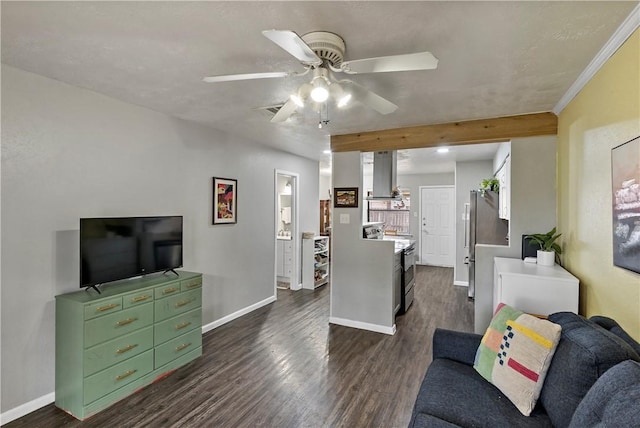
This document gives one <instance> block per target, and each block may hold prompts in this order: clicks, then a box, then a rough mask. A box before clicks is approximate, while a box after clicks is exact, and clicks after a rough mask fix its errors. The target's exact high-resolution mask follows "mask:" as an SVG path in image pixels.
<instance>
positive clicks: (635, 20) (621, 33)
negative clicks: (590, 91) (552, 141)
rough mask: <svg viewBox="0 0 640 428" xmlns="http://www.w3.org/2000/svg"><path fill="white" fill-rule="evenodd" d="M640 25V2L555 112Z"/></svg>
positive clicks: (568, 100)
mask: <svg viewBox="0 0 640 428" xmlns="http://www.w3.org/2000/svg"><path fill="white" fill-rule="evenodd" d="M638 27H640V3H638V4H637V5H636V7H635V8H634V9H633V11H631V13H630V14H629V16H627V18H626V19H625V20H624V22H623V23H622V24H621V25H620V26H619V27H618V29H617V30H616V32H615V33H613V36H611V38H610V39H609V41H607V43H605V45H604V46H603V47H602V49H600V52H598V54H597V55H596V56H595V57H594V58H593V59H592V60H591V62H590V63H589V65H588V66H587V68H585V69H584V71H583V72H582V73H581V74H580V76H578V78H577V79H576V81H575V82H573V85H571V87H569V90H568V91H567V92H565V94H564V95H563V96H562V98H560V101H558V104H556V105H555V107H554V108H553V110H552V111H553V112H554V113H555V114H556V115H559V114H560V112H561V111H562V110H564V108H565V107H566V106H567V105H568V104H569V103H570V102H571V100H573V98H574V97H575V96H576V95H578V93H579V92H580V91H581V90H582V88H584V86H585V85H586V84H587V83H588V82H589V81H590V80H591V79H592V78H593V76H594V75H595V74H596V73H597V72H598V70H600V68H601V67H602V66H603V65H604V64H605V63H606V62H607V61H608V60H609V58H611V56H612V55H613V54H614V53H615V52H616V51H617V50H618V48H620V46H622V44H623V43H624V42H625V41H626V40H627V39H628V38H629V37H630V36H631V34H633V32H634V31H635V30H636V29H637V28H638Z"/></svg>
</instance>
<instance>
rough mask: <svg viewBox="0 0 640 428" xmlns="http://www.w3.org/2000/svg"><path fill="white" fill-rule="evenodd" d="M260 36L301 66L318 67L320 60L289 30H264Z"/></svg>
mask: <svg viewBox="0 0 640 428" xmlns="http://www.w3.org/2000/svg"><path fill="white" fill-rule="evenodd" d="M262 34H263V35H264V36H265V37H266V38H267V39H269V40H271V41H272V42H273V43H275V44H276V45H278V46H280V47H281V48H282V49H284V50H285V51H287V52H289V53H290V54H291V55H293V56H294V57H295V58H296V59H298V61H300V62H302V63H303V64H309V65H320V64H322V60H321V59H320V58H319V57H318V55H316V53H315V52H314V51H313V49H311V48H310V47H309V45H307V44H306V43H305V42H304V40H302V39H301V38H300V36H298V35H297V34H296V33H294V32H293V31H289V30H264V31H263V32H262Z"/></svg>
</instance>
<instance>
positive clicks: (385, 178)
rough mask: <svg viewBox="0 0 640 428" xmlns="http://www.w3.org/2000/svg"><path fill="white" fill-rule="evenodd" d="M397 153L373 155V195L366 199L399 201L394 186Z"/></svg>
mask: <svg viewBox="0 0 640 428" xmlns="http://www.w3.org/2000/svg"><path fill="white" fill-rule="evenodd" d="M396 163H397V153H396V151H395V150H393V151H384V152H374V153H373V193H372V195H371V197H369V198H367V199H377V200H381V199H382V200H384V199H394V200H395V199H400V198H401V196H400V192H398V188H397V186H396V175H397V174H396Z"/></svg>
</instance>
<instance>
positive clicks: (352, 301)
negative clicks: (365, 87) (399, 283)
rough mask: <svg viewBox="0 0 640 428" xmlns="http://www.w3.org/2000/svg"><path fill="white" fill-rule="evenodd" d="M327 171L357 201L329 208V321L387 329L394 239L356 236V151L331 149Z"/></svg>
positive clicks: (359, 175)
mask: <svg viewBox="0 0 640 428" xmlns="http://www.w3.org/2000/svg"><path fill="white" fill-rule="evenodd" d="M332 176H333V186H335V187H358V188H359V189H360V191H359V196H360V202H359V204H358V208H334V209H333V211H332V213H331V215H332V217H333V220H332V231H331V239H332V244H331V298H330V299H331V314H330V321H331V322H332V323H334V324H340V325H346V326H349V327H357V328H362V329H365V330H371V331H377V332H382V333H387V334H393V333H394V332H395V319H394V314H393V266H394V257H393V254H394V243H393V242H392V241H383V240H367V239H362V212H363V208H364V207H363V200H362V198H363V197H362V193H363V190H362V189H363V186H362V162H361V159H360V153H359V152H344V153H334V154H333V175H332ZM341 217H343V218H341Z"/></svg>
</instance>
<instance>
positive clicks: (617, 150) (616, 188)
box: [611, 137, 640, 273]
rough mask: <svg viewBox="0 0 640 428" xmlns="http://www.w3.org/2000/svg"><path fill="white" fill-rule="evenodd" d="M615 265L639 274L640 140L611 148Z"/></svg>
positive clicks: (638, 138)
mask: <svg viewBox="0 0 640 428" xmlns="http://www.w3.org/2000/svg"><path fill="white" fill-rule="evenodd" d="M611 184H612V187H613V189H612V204H613V210H612V216H613V219H612V220H613V264H614V265H615V266H619V267H621V268H624V269H628V270H630V271H633V272H637V273H640V137H636V138H634V139H633V140H630V141H627V142H626V143H624V144H621V145H619V146H618V147H614V148H613V149H611Z"/></svg>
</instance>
